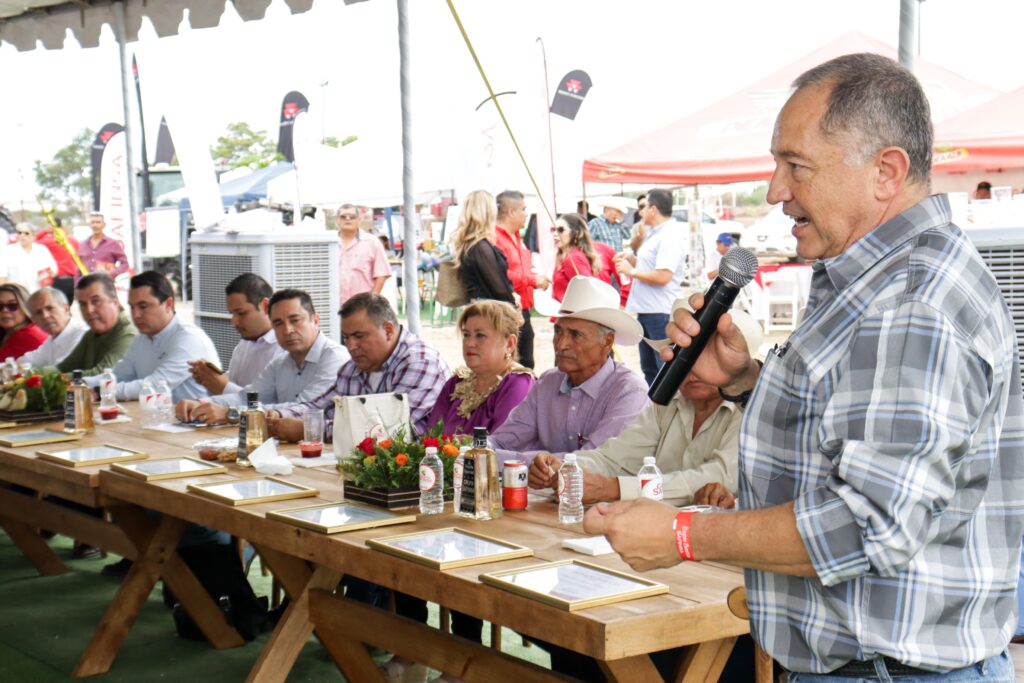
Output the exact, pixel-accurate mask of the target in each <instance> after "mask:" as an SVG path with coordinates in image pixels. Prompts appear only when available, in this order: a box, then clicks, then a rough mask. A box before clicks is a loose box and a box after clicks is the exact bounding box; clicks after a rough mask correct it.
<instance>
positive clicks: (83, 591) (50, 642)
mask: <svg viewBox="0 0 1024 683" xmlns="http://www.w3.org/2000/svg"><path fill="white" fill-rule="evenodd" d="M50 546H51V547H52V548H53V549H54V550H55V551H56V552H57V553H58V554H59V555H60V556H61V558H62V559H64V560H65V562H66V563H67V565H68V566H69V567H70V568H71V571H70V572H67V573H65V574H61V575H59V576H49V577H44V576H39V575H38V573H37V572H36V571H35V568H34V567H33V566H32V565H31V564H30V563H29V562H28V561H27V560H26V559H25V558H24V557H23V556H22V555H21V552H20V551H19V550H18V549H17V548H16V547H14V545H13V543H11V541H10V539H9V538H8V537H7V535H6V534H4V533H2V532H0V605H2V606H3V607H2V609H0V681H15V682H19V683H20V682H23V681H31V682H32V683H49V682H50V681H68V680H70V672H71V670H72V668H73V667H74V665H75V663H76V662H77V661H78V657H79V656H80V655H81V653H82V651H83V650H84V649H85V646H86V645H87V644H88V642H89V638H90V637H91V636H92V632H93V630H94V629H95V627H96V624H98V623H99V620H100V618H101V616H102V615H103V612H104V610H105V609H106V607H107V605H108V604H109V603H110V601H111V599H112V598H113V597H114V593H115V592H116V590H117V586H118V582H117V581H116V580H115V579H112V578H109V577H106V576H103V575H102V574H100V569H101V568H102V567H103V565H105V564H107V563H108V562H113V561H115V560H117V559H118V558H117V557H116V556H111V557H109V558H107V559H95V560H72V559H70V558H71V541H70V539H67V538H65V537H62V536H56V537H55V538H54V539H53V540H51V541H50ZM249 576H250V581H251V582H252V584H253V587H254V589H255V590H256V593H257V594H259V595H268V594H269V592H270V578H269V577H263V576H261V572H260V571H259V560H257V561H256V562H255V563H254V564H253V567H252V570H251V571H250V575H249ZM429 619H430V623H431V624H432V625H434V626H436V625H437V623H438V611H437V606H436V605H431V606H430V618H429ZM489 633H490V629H489V628H486V627H485V629H484V638H485V644H486V642H487V640H488V639H489ZM269 635H270V634H269V633H268V634H264V635H263V636H261V637H260V638H258V639H256V640H255V641H253V642H251V643H248V644H247V645H245V646H243V647H238V648H232V649H229V650H215V649H213V648H212V647H210V646H209V645H208V644H206V643H199V642H193V641H188V640H183V639H181V638H178V637H177V635H176V634H175V631H174V624H173V623H172V621H171V615H170V611H169V610H168V609H167V608H165V607H164V605H163V602H162V601H161V597H160V585H159V584H158V585H157V588H156V589H154V591H153V593H152V594H151V595H150V596H149V600H148V602H147V603H146V605H145V606H144V607H143V609H142V612H141V614H140V615H139V618H138V619H137V620H136V622H135V624H134V626H133V627H132V629H131V632H130V633H129V634H128V637H127V639H126V640H125V643H124V646H123V647H122V648H121V651H120V652H119V653H118V656H117V659H116V660H115V661H114V665H113V666H112V667H111V670H110V671H109V672H108V673H106V674H103V675H101V676H95V677H93V678H91V679H89V680H96V681H102V682H103V683H107V682H111V683H113V682H119V681H124V682H125V683H129V682H130V683H143V682H146V681H187V680H189V679H191V680H197V681H218V682H219V683H228V682H231V681H242V680H244V679H245V677H246V675H247V674H248V673H249V670H250V668H252V665H253V664H254V663H255V661H256V658H257V657H258V656H259V654H260V651H261V649H262V648H263V645H264V644H265V643H266V640H267V638H269ZM502 644H503V651H504V652H506V653H509V654H515V655H517V656H521V657H523V658H524V659H528V660H530V661H532V662H534V663H537V664H540V665H541V666H548V656H547V654H546V653H544V652H543V651H542V650H540V648H536V647H530V648H525V647H523V645H522V641H521V639H520V638H519V636H518V635H516V634H515V633H513V632H511V631H509V630H508V629H503V632H502ZM386 658H387V657H386V655H385V656H384V657H383V659H386ZM288 680H289V681H295V682H298V681H343V680H344V678H343V677H342V676H341V674H340V672H339V671H338V669H337V667H335V665H334V663H333V662H332V661H331V660H330V658H329V657H328V655H327V653H326V651H325V650H324V649H323V648H322V647H321V646H320V644H319V643H318V642H317V641H316V639H315V638H310V641H309V643H307V644H306V646H305V648H304V649H303V651H302V654H301V655H300V656H299V659H298V660H297V661H296V663H295V667H294V668H293V669H292V672H291V674H290V675H289V677H288Z"/></svg>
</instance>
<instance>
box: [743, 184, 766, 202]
mask: <svg viewBox="0 0 1024 683" xmlns="http://www.w3.org/2000/svg"><path fill="white" fill-rule="evenodd" d="M767 196H768V185H760V186H758V187H755V188H754V189H753V191H751V192H750V193H749V194H747V193H744V194H738V195H736V206H764V205H765V204H767V203H768V202H767V200H766V197H767Z"/></svg>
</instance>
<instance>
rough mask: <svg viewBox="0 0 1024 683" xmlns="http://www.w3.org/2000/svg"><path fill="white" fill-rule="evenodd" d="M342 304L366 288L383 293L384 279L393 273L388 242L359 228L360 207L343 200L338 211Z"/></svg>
mask: <svg viewBox="0 0 1024 683" xmlns="http://www.w3.org/2000/svg"><path fill="white" fill-rule="evenodd" d="M336 220H337V223H338V235H339V237H340V238H341V244H340V245H339V247H340V248H339V250H338V282H339V284H340V289H341V292H340V294H341V297H340V300H339V302H338V303H339V304H344V303H345V302H346V301H348V300H349V299H350V298H351V297H353V296H355V295H356V294H361V293H362V292H373V293H374V294H380V291H381V290H382V289H384V281H385V280H387V279H388V277H390V276H391V266H390V265H388V258H387V255H385V253H384V246H383V245H382V244H381V243H380V240H378V239H377V238H376V237H374V236H373V235H371V234H370V233H367V232H363V231H362V230H360V229H359V209H357V208H356V207H354V206H352V205H351V204H342V205H341V208H340V209H338V215H337V218H336Z"/></svg>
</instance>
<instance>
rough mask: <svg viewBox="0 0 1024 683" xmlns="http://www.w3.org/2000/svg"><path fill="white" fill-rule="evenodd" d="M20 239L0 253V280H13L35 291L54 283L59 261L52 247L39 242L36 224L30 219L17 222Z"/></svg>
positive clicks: (16, 229)
mask: <svg viewBox="0 0 1024 683" xmlns="http://www.w3.org/2000/svg"><path fill="white" fill-rule="evenodd" d="M14 229H15V232H16V235H17V238H18V239H17V241H16V242H12V243H11V244H8V245H7V246H6V247H5V248H4V250H3V253H2V254H0V280H2V281H3V282H14V283H17V284H19V285H21V286H22V287H24V288H25V289H26V290H28V292H29V293H32V292H34V291H36V290H37V289H39V288H40V287H47V286H49V285H51V284H53V278H54V277H55V276H56V275H57V262H56V261H54V260H53V255H52V254H51V253H50V250H49V249H47V248H46V247H45V246H43V245H42V244H38V243H37V242H36V238H35V235H36V228H35V226H34V225H32V224H31V223H18V225H16V226H15V228H14Z"/></svg>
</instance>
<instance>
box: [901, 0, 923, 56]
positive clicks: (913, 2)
mask: <svg viewBox="0 0 1024 683" xmlns="http://www.w3.org/2000/svg"><path fill="white" fill-rule="evenodd" d="M920 12H921V4H920V0H900V48H899V55H900V64H902V65H903V66H905V67H906V68H907V69H909V70H910V71H913V70H914V56H915V55H916V54H917V51H918V45H917V39H918V29H917V23H918V16H919V14H920Z"/></svg>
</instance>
